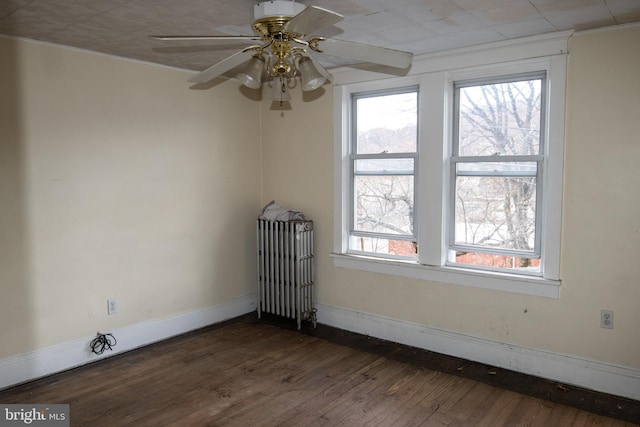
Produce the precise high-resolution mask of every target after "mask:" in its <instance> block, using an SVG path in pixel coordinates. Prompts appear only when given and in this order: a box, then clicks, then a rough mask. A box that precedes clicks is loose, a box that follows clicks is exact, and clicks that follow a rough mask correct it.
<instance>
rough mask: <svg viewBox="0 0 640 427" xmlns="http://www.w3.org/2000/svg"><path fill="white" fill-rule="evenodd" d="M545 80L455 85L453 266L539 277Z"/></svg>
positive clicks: (522, 77) (526, 78)
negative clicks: (506, 271) (515, 272)
mask: <svg viewBox="0 0 640 427" xmlns="http://www.w3.org/2000/svg"><path fill="white" fill-rule="evenodd" d="M545 87H546V76H545V73H544V72H542V73H536V74H533V75H530V74H529V75H516V76H501V77H498V78H494V79H490V80H486V81H479V82H478V81H461V82H454V88H453V90H454V102H453V104H454V114H453V138H452V139H453V141H452V144H453V146H452V156H451V171H452V177H451V183H450V186H451V188H452V190H453V191H452V197H451V202H450V205H449V213H450V224H451V226H450V227H449V233H450V236H449V238H450V242H449V257H448V261H449V263H450V264H453V265H456V264H457V265H461V266H475V267H476V268H487V269H495V270H512V271H515V270H519V273H534V274H535V273H539V272H540V253H541V251H540V242H541V239H542V233H541V227H540V224H539V221H538V219H539V218H540V217H541V216H540V214H539V212H540V210H541V209H540V205H541V202H542V200H543V199H544V197H543V195H542V188H541V185H539V183H541V182H542V179H541V174H542V171H543V165H544V140H543V138H542V136H543V132H541V129H543V127H544V117H545V109H544V108H543V106H544V105H546V103H545V99H544V94H545V92H546V90H545Z"/></svg>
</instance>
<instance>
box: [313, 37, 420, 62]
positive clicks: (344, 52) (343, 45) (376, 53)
mask: <svg viewBox="0 0 640 427" xmlns="http://www.w3.org/2000/svg"><path fill="white" fill-rule="evenodd" d="M309 47H311V49H313V50H315V51H316V52H322V53H326V54H327V55H334V56H340V57H343V58H351V59H356V60H359V61H364V62H372V63H374V64H380V65H387V66H389V67H394V68H401V69H404V68H407V67H409V65H411V61H412V60H413V53H411V52H404V51H402V50H395V49H387V48H384V47H378V46H371V45H368V44H362V43H354V42H348V41H344V40H336V39H328V38H324V37H314V38H312V39H309Z"/></svg>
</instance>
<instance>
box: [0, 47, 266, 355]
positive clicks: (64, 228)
mask: <svg viewBox="0 0 640 427" xmlns="http://www.w3.org/2000/svg"><path fill="white" fill-rule="evenodd" d="M0 64H1V66H0V70H1V71H0V73H1V74H0V113H1V114H0V295H2V296H1V297H0V324H1V325H2V328H1V329H0V330H1V332H0V334H1V335H0V342H2V345H1V346H0V358H2V357H7V356H10V355H17V354H22V353H25V352H28V351H30V350H33V349H38V348H43V347H46V346H50V345H53V344H57V343H61V342H65V341H68V340H72V339H75V338H78V337H85V336H91V335H93V334H95V333H96V331H108V330H112V329H114V328H119V327H124V326H127V325H132V324H135V323H137V322H141V321H145V320H149V319H158V318H165V317H171V316H175V315H177V314H179V313H185V312H190V311H193V310H198V309H202V308H207V307H212V306H215V305H218V304H221V303H224V302H227V301H230V300H233V299H234V298H237V297H239V296H242V295H246V294H249V293H251V292H254V285H255V268H254V265H255V255H254V251H255V250H254V247H255V243H254V238H255V237H254V219H255V216H256V214H257V212H258V210H259V208H260V179H261V177H260V132H259V120H258V118H259V113H260V102H259V100H252V99H249V98H248V97H246V96H240V93H239V89H238V85H237V84H235V83H233V82H226V83H222V84H219V85H216V86H215V87H213V88H211V89H209V90H207V91H202V90H189V84H188V83H187V82H186V79H187V78H188V76H189V74H188V73H187V72H184V71H178V70H173V69H168V68H161V67H158V66H153V65H149V64H142V63H136V62H131V61H125V60H121V59H118V58H113V57H108V56H103V55H96V54H91V53H87V52H81V51H77V50H70V49H65V48H60V47H55V46H50V45H45V44H36V43H32V42H28V41H18V40H11V39H6V38H0ZM107 298H117V300H118V302H119V313H118V314H117V315H112V316H107V312H106V311H107V310H106V301H107Z"/></svg>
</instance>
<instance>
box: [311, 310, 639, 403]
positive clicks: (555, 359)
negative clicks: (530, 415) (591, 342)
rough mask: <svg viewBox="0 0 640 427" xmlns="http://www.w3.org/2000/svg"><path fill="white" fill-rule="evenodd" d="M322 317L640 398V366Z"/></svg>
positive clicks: (393, 322) (376, 319)
mask: <svg viewBox="0 0 640 427" xmlns="http://www.w3.org/2000/svg"><path fill="white" fill-rule="evenodd" d="M317 310H318V313H317V315H318V322H319V323H322V324H325V325H329V326H333V327H336V328H340V329H344V330H347V331H351V332H356V333H359V334H363V335H368V336H372V337H375V338H381V339H384V340H388V341H392V342H396V343H400V344H405V345H409V346H412V347H417V348H421V349H425V350H429V351H434V352H436V353H441V354H446V355H449V356H455V357H459V358H462V359H467V360H471V361H474V362H480V363H484V364H487V365H489V366H494V367H499V368H504V369H509V370H512V371H516V372H520V373H524V374H528V375H533V376H536V377H541V378H545V379H549V380H552V381H557V382H559V383H562V384H570V385H574V386H578V387H582V388H585V389H590V390H595V391H598V392H602V393H608V394H612V395H616V396H621V397H626V398H630V399H634V400H640V370H638V369H633V368H628V367H624V366H616V365H612V364H609V363H604V362H599V361H594V360H588V359H584V358H580V357H577V356H571V355H564V354H557V353H552V352H550V351H545V350H538V349H533V348H527V347H521V346H518V345H513V344H507V343H502V342H498V341H493V340H489V339H485V338H478V337H474V336H469V335H464V334H460V333H456V332H449V331H444V330H440V329H435V328H429V327H427V326H424V325H419V324H415V323H410V322H405V321H402V320H397V319H392V318H388V317H384V316H379V315H375V314H368V313H362V312H358V311H353V310H350V309H345V308H341V307H335V306H331V305H325V304H317Z"/></svg>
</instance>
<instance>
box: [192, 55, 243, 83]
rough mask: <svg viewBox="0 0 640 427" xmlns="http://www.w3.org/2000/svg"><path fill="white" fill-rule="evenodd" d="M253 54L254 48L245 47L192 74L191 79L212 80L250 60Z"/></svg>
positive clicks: (195, 81) (194, 80)
mask: <svg viewBox="0 0 640 427" xmlns="http://www.w3.org/2000/svg"><path fill="white" fill-rule="evenodd" d="M252 56H253V50H251V49H244V50H241V51H240V52H237V53H234V54H233V55H231V56H229V57H228V58H225V59H223V60H222V61H220V62H218V63H216V64H213V65H212V66H211V67H209V68H207V69H206V70H204V71H201V72H199V73H198V74H196V75H195V76H192V77H191V78H190V79H189V81H190V82H194V83H206V82H208V81H209V80H212V79H214V78H216V77H218V76H220V75H221V74H223V73H226V72H227V71H229V70H230V69H232V68H234V67H237V66H238V65H240V64H242V63H243V62H246V61H248V60H249V59H250V58H251V57H252Z"/></svg>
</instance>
